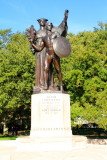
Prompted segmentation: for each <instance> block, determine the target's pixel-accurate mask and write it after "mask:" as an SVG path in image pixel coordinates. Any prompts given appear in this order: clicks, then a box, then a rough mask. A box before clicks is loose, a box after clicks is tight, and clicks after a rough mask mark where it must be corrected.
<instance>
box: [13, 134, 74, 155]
mask: <svg viewBox="0 0 107 160" xmlns="http://www.w3.org/2000/svg"><path fill="white" fill-rule="evenodd" d="M16 141H17V151H19V150H20V151H31V152H34V151H69V150H71V149H72V137H51V138H48V137H44V138H43V137H38V138H36V137H35V138H34V137H33V138H31V137H25V138H17V140H16Z"/></svg>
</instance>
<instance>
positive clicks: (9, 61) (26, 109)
mask: <svg viewBox="0 0 107 160" xmlns="http://www.w3.org/2000/svg"><path fill="white" fill-rule="evenodd" d="M0 62H1V63H0V68H1V70H0V113H1V117H2V121H3V120H4V119H9V117H10V118H13V119H14V120H15V119H20V118H21V117H23V116H24V117H25V116H26V114H28V115H29V116H30V99H31V98H30V97H31V93H32V88H33V82H34V56H33V55H32V54H31V51H30V49H29V42H28V40H27V38H26V36H25V35H23V34H20V33H16V34H13V35H11V39H10V40H9V41H8V43H7V44H6V46H5V50H3V49H1V50H0ZM29 116H28V117H29ZM28 117H27V116H26V119H27V118H28Z"/></svg>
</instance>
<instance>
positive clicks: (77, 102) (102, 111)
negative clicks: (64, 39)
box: [61, 30, 107, 130]
mask: <svg viewBox="0 0 107 160" xmlns="http://www.w3.org/2000/svg"><path fill="white" fill-rule="evenodd" d="M68 39H69V42H70V43H71V46H72V52H71V55H70V56H69V57H68V58H66V59H65V58H64V59H62V60H61V61H62V71H63V83H64V88H65V89H66V91H68V93H69V94H70V96H71V115H72V116H71V119H72V126H75V125H77V124H75V119H78V118H79V117H80V118H81V119H83V120H87V121H88V122H89V123H97V124H98V125H99V127H102V128H104V129H106V130H107V123H106V122H107V95H106V90H107V43H106V41H107V31H106V30H99V31H98V32H81V33H79V34H77V35H72V37H68ZM101 98H102V99H103V100H101ZM81 125H82V124H81Z"/></svg>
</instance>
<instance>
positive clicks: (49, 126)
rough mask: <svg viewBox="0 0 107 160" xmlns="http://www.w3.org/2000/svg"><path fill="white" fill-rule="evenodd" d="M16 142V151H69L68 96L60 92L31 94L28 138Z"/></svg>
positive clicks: (70, 144) (70, 146)
mask: <svg viewBox="0 0 107 160" xmlns="http://www.w3.org/2000/svg"><path fill="white" fill-rule="evenodd" d="M17 142H19V145H18V146H19V147H18V150H28V151H55V150H56V151H59V150H71V149H72V132H71V124H70V96H69V94H65V93H61V92H50V93H48V92H45V93H39V94H33V95H32V97H31V131H30V136H29V137H25V138H18V139H17Z"/></svg>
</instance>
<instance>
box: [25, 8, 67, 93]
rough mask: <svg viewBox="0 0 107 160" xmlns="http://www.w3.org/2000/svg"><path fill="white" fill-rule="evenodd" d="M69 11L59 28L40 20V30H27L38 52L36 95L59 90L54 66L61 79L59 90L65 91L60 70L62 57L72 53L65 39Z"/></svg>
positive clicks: (32, 28)
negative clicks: (55, 79) (44, 91)
mask: <svg viewBox="0 0 107 160" xmlns="http://www.w3.org/2000/svg"><path fill="white" fill-rule="evenodd" d="M67 18H68V10H66V11H65V14H64V19H63V21H62V22H61V24H60V25H59V26H58V27H54V26H53V24H52V23H47V21H48V20H47V19H44V18H42V19H39V20H38V22H39V24H40V30H39V31H38V32H36V30H35V29H34V27H33V26H31V27H30V28H29V29H28V30H27V37H28V39H29V41H30V43H31V46H32V47H33V49H34V51H35V52H36V54H37V56H36V68H35V69H36V83H35V87H34V93H37V92H41V91H43V90H58V87H56V84H55V81H54V76H53V66H54V68H55V70H56V72H57V76H58V79H59V84H60V87H59V90H61V91H63V87H62V73H61V69H60V57H66V56H68V55H69V53H70V44H69V42H68V40H67V39H66V38H65V36H66V34H67Z"/></svg>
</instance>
